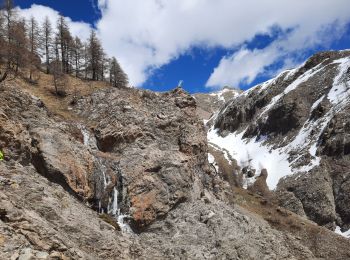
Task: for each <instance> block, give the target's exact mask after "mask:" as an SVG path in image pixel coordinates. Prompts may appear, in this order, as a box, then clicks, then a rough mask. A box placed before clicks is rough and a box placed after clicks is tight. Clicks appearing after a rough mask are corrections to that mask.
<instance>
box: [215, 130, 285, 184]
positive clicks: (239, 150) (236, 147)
mask: <svg viewBox="0 0 350 260" xmlns="http://www.w3.org/2000/svg"><path fill="white" fill-rule="evenodd" d="M243 134H244V132H242V133H231V134H229V135H227V136H226V137H221V136H220V135H219V134H218V132H217V130H215V129H214V128H213V127H212V128H211V129H210V130H209V132H208V142H210V143H213V144H215V145H217V146H219V147H221V148H222V149H225V150H227V151H228V152H229V153H230V155H231V157H232V158H234V159H236V160H237V163H238V165H239V166H240V167H245V166H249V165H250V166H251V167H253V168H254V169H256V170H257V174H260V172H261V170H262V169H266V170H267V172H268V177H267V185H268V186H269V188H270V189H275V188H276V186H277V183H278V181H279V180H280V179H281V178H282V177H284V176H287V175H290V174H292V170H291V168H290V166H289V163H288V160H287V154H283V153H280V151H278V150H272V149H269V147H268V146H265V145H263V142H262V141H260V142H257V141H255V140H254V139H247V140H244V139H243Z"/></svg>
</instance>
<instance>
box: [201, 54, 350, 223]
mask: <svg viewBox="0 0 350 260" xmlns="http://www.w3.org/2000/svg"><path fill="white" fill-rule="evenodd" d="M349 110H350V51H340V52H324V53H319V54H317V55H315V56H313V57H312V58H310V59H309V60H308V61H307V62H305V63H304V64H303V65H301V66H300V67H299V68H297V69H293V70H288V71H284V72H282V73H281V74H280V75H278V76H277V77H276V78H274V79H272V80H269V81H267V82H265V83H263V84H260V85H258V86H256V87H254V88H252V89H250V90H248V91H246V92H243V93H241V94H240V95H237V96H235V97H233V98H232V99H231V101H229V102H228V103H227V104H226V105H225V106H224V107H222V109H221V110H220V111H219V112H217V113H216V114H215V115H214V116H213V117H212V118H211V119H210V123H209V124H208V127H209V130H208V142H209V143H210V144H212V145H213V146H215V147H221V148H222V149H223V151H225V152H226V153H229V154H230V156H231V157H233V158H234V159H236V161H237V164H238V165H239V166H240V167H241V168H244V167H246V166H249V167H250V168H253V169H255V170H256V174H255V175H254V176H243V180H244V183H243V185H244V186H249V185H251V184H252V183H254V181H255V180H256V179H257V178H258V176H259V174H260V172H261V170H262V169H267V172H268V177H267V185H268V187H269V188H270V189H276V190H278V191H281V190H286V189H288V192H292V193H293V194H292V195H291V194H289V195H290V196H293V199H296V200H299V201H301V203H302V205H303V206H304V209H303V211H308V207H307V206H306V209H305V205H307V204H308V203H309V201H310V200H311V199H310V200H308V199H307V196H308V195H307V193H306V192H305V190H304V191H298V192H296V190H298V188H297V187H295V185H299V182H301V180H303V182H305V181H307V180H310V181H311V179H312V178H314V177H313V176H316V174H313V173H314V172H317V173H320V172H325V173H323V176H324V179H327V183H324V182H321V183H322V185H326V186H327V189H328V188H329V190H330V191H327V192H325V189H323V192H322V190H320V189H321V188H320V187H318V186H319V184H318V183H315V184H314V186H315V187H318V188H317V192H316V193H317V194H318V195H319V197H320V201H327V203H328V204H329V205H327V208H328V209H329V208H331V209H329V212H328V213H327V214H328V216H327V217H326V220H325V219H322V221H321V222H324V223H330V222H331V223H332V225H334V223H335V222H337V221H339V223H340V222H344V220H345V222H350V221H348V219H350V211H348V210H345V209H344V210H343V208H344V206H343V204H344V203H343V202H344V201H346V203H345V204H347V203H349V204H347V205H348V206H350V199H348V198H344V194H343V190H344V191H345V190H347V189H349V190H350V182H349V183H348V184H347V185H345V186H346V188H344V187H342V185H343V184H341V182H340V180H338V178H339V176H340V174H342V175H343V177H342V178H343V180H347V179H348V176H349V178H350V172H349V168H346V167H350V157H349V154H350V133H349V132H350V131H349V129H348V128H347V126H348V124H349V126H350V122H349V117H348V116H347V115H348V114H349ZM339 164H341V166H339ZM338 168H339V169H338ZM344 172H345V173H344ZM305 176H311V177H305ZM305 178H306V179H305ZM338 182H339V183H338ZM279 183H280V184H279ZM291 183H293V184H292V185H291ZM303 185H304V186H303V187H304V189H307V187H308V185H306V184H305V183H303ZM291 186H292V187H291ZM301 186H302V185H301ZM343 186H344V185H343ZM327 189H326V190H327ZM331 192H332V193H333V194H330V193H331ZM316 193H315V194H316ZM318 195H317V196H318ZM295 197H296V198H295ZM309 197H310V198H311V197H312V196H309ZM338 198H341V200H342V203H343V204H342V205H337V203H339V204H341V202H338V201H337V200H338ZM313 199H315V198H313ZM323 206H324V205H323ZM340 208H342V210H341V211H340V210H339V209H340ZM328 209H327V210H328ZM305 213H306V214H307V215H310V214H308V212H305ZM338 213H339V214H341V216H340V217H339V216H337V214H338ZM311 215H312V214H311ZM321 215H322V214H321ZM337 217H338V219H337ZM348 217H349V218H348ZM316 218H318V217H316ZM321 218H324V216H322V217H321ZM342 219H343V220H342ZM337 223H338V222H337ZM341 224H343V223H341ZM334 227H335V226H334ZM349 228H350V226H349Z"/></svg>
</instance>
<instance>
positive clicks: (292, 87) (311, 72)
mask: <svg viewBox="0 0 350 260" xmlns="http://www.w3.org/2000/svg"><path fill="white" fill-rule="evenodd" d="M321 65H322V64H318V65H317V66H316V67H315V68H313V69H311V70H308V71H306V72H305V73H304V74H302V75H301V76H300V77H299V78H297V79H296V80H294V81H293V82H292V83H291V84H290V85H289V86H288V87H286V88H285V90H284V91H283V92H282V93H281V94H279V95H277V96H274V97H273V98H272V100H271V102H270V103H269V104H268V105H267V106H266V107H265V108H264V111H263V112H262V113H261V114H260V116H262V115H263V114H265V113H266V112H267V111H269V110H270V109H271V108H272V107H273V106H274V105H275V104H276V103H277V101H278V100H280V99H281V98H282V97H283V96H284V95H286V94H288V93H289V92H291V91H293V90H295V89H296V88H297V87H299V86H300V85H301V84H302V83H304V82H306V81H307V80H309V79H310V78H311V77H313V76H314V75H316V74H317V73H318V72H320V71H321V70H323V69H324V67H321Z"/></svg>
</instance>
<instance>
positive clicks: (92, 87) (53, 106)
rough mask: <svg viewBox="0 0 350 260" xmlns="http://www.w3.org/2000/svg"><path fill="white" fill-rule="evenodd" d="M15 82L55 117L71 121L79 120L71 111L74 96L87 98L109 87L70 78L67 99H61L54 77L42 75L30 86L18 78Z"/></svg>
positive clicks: (100, 83)
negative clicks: (37, 99) (41, 102)
mask: <svg viewBox="0 0 350 260" xmlns="http://www.w3.org/2000/svg"><path fill="white" fill-rule="evenodd" d="M14 81H15V82H16V83H17V85H18V86H20V87H21V88H22V89H23V90H24V91H26V92H28V93H29V94H31V95H34V96H36V97H38V98H40V99H41V100H42V101H43V102H44V104H45V106H46V107H47V108H48V110H49V111H50V112H51V113H52V114H53V115H56V116H59V117H61V118H63V119H65V120H69V121H73V120H77V119H78V118H77V116H76V115H75V114H73V113H72V112H71V111H70V110H69V107H70V102H71V101H72V100H73V98H74V96H86V95H89V94H91V93H93V92H94V91H96V90H98V89H103V88H108V87H109V85H108V83H106V82H93V81H85V80H81V79H78V78H75V77H68V84H67V88H66V92H67V95H66V96H65V97H59V96H57V95H56V94H55V89H54V85H53V79H52V75H47V74H45V73H40V74H39V79H38V81H37V84H30V83H29V82H27V81H25V80H23V79H20V78H16V79H15V80H14Z"/></svg>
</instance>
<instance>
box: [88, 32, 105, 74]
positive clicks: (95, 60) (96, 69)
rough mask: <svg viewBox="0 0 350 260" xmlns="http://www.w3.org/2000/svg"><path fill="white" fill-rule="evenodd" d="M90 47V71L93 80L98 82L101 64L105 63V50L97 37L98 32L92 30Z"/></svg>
mask: <svg viewBox="0 0 350 260" xmlns="http://www.w3.org/2000/svg"><path fill="white" fill-rule="evenodd" d="M88 44H89V47H88V66H87V67H88V70H90V71H91V79H92V80H98V79H99V75H100V74H101V73H100V70H101V63H102V62H103V61H102V59H103V50H102V46H101V43H100V40H99V39H98V38H97V36H96V32H95V31H94V30H91V33H90V37H89V43H88Z"/></svg>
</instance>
